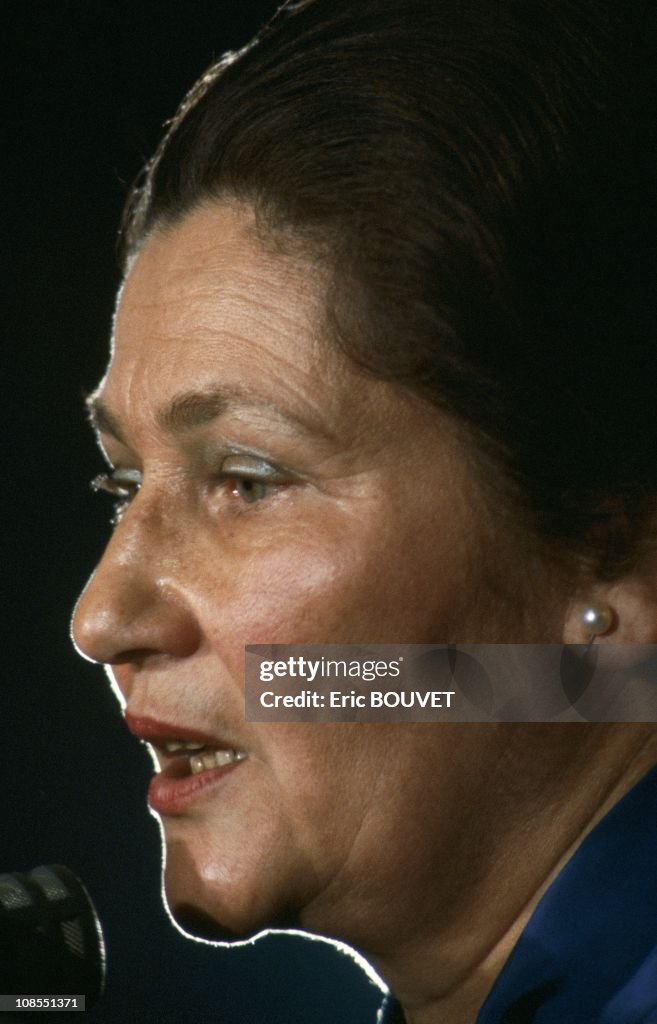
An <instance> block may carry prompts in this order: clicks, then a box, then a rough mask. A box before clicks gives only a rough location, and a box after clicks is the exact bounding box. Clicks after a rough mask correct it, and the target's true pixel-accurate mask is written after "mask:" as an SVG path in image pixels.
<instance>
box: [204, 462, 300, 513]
mask: <svg viewBox="0 0 657 1024" xmlns="http://www.w3.org/2000/svg"><path fill="white" fill-rule="evenodd" d="M220 478H221V480H222V481H224V482H225V483H226V484H227V486H228V489H229V491H230V493H231V495H232V496H233V497H235V498H239V499H240V501H243V502H245V503H246V504H247V505H255V504H257V503H258V502H259V501H264V499H265V498H268V497H270V495H271V494H273V493H274V492H275V491H277V490H279V489H280V488H281V487H282V486H283V485H284V484H286V483H289V482H290V481H289V479H288V477H286V476H285V475H284V474H283V473H281V472H280V471H279V470H278V469H276V468H275V467H274V466H271V465H270V464H269V463H268V462H264V461H262V460H260V459H256V458H248V457H246V456H241V455H231V456H229V457H228V458H226V459H224V461H223V463H222V466H221V474H220Z"/></svg>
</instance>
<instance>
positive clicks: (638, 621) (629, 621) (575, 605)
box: [563, 576, 657, 644]
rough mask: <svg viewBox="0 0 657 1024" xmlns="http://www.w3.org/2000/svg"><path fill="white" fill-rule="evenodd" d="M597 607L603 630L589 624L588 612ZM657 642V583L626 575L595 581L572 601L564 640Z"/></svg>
mask: <svg viewBox="0 0 657 1024" xmlns="http://www.w3.org/2000/svg"><path fill="white" fill-rule="evenodd" d="M588 609H596V610H598V611H599V612H600V613H601V615H600V621H601V623H605V624H606V621H608V623H609V625H608V627H607V628H604V630H603V631H602V632H595V633H594V632H592V630H591V629H590V628H588V627H587V623H586V612H587V610H588ZM594 638H595V642H596V644H603V643H610V644H655V643H657V584H655V585H651V584H650V583H648V582H647V581H646V580H644V579H637V578H635V577H633V576H632V577H630V576H628V577H625V578H624V579H622V580H616V581H614V582H613V583H608V584H601V583H595V584H592V586H591V588H590V590H587V591H582V592H580V594H578V595H577V598H576V599H575V600H574V601H573V602H572V604H571V605H570V608H569V609H568V612H567V614H566V618H565V621H564V629H563V642H564V643H565V644H587V643H590V642H591V640H592V639H594Z"/></svg>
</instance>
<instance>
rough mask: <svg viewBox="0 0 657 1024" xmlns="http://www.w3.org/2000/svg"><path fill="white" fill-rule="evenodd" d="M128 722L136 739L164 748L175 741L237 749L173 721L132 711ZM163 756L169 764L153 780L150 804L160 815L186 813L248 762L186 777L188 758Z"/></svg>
mask: <svg viewBox="0 0 657 1024" xmlns="http://www.w3.org/2000/svg"><path fill="white" fill-rule="evenodd" d="M125 721H126V725H127V726H128V729H129V730H130V732H131V733H132V734H133V736H137V737H138V738H139V739H141V740H145V741H146V742H147V743H151V744H153V745H154V746H160V747H163V745H164V744H165V743H167V742H169V741H171V740H184V741H185V742H187V743H203V744H206V745H207V746H209V747H213V748H215V749H220V750H221V749H223V750H231V749H234V747H233V745H232V744H231V743H228V742H224V741H223V740H222V739H220V738H218V737H216V736H211V735H210V734H209V733H204V732H201V731H199V730H197V729H190V728H187V727H185V726H179V725H175V724H173V723H172V722H164V721H161V720H159V719H156V718H150V717H147V716H142V715H133V714H131V713H130V712H126V714H125ZM160 754H161V756H164V757H166V759H167V761H168V763H167V764H166V765H165V767H164V768H163V769H162V770H161V771H159V772H157V774H156V775H154V776H153V778H152V779H151V781H150V784H149V787H148V803H149V806H150V807H151V808H152V810H154V811H156V812H157V813H158V814H163V815H171V816H175V815H180V814H184V813H185V811H187V809H188V808H189V807H190V806H191V805H192V804H193V803H194V802H195V801H196V800H198V799H199V798H200V797H202V796H205V795H206V792H207V790H208V789H211V788H216V787H218V786H220V785H222V784H223V783H224V781H225V780H227V777H228V776H229V775H231V774H232V772H233V771H234V770H235V769H236V768H239V767H240V766H241V765H243V764H244V763H245V762H246V761H247V760H248V758H243V759H241V760H239V761H232V762H231V763H230V764H226V765H220V766H218V767H216V768H211V769H209V770H207V771H203V772H199V773H198V774H197V775H190V774H188V773H187V772H186V773H185V774H184V775H182V774H180V772H181V770H182V762H183V760H184V757H185V755H180V754H178V755H166V754H165V753H164V752H162V751H160Z"/></svg>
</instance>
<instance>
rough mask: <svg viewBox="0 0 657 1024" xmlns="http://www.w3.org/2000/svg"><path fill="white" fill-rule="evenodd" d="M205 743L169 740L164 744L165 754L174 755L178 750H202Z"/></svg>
mask: <svg viewBox="0 0 657 1024" xmlns="http://www.w3.org/2000/svg"><path fill="white" fill-rule="evenodd" d="M204 746H205V743H182V742H180V740H171V741H170V742H169V743H165V744H164V749H165V750H166V752H167V754H175V753H176V751H178V750H203V747H204Z"/></svg>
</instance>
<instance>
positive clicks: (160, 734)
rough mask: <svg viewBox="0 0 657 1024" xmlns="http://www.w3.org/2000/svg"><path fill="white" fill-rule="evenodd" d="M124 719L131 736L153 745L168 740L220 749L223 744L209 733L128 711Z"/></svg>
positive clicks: (218, 738)
mask: <svg viewBox="0 0 657 1024" xmlns="http://www.w3.org/2000/svg"><path fill="white" fill-rule="evenodd" d="M124 717H125V724H126V725H127V726H128V729H129V730H130V732H131V733H132V735H133V736H137V737H138V739H140V740H146V741H147V742H148V743H153V744H155V745H157V744H164V743H167V742H169V741H170V740H184V741H185V742H186V743H204V744H207V746H209V747H221V745H222V742H223V741H222V739H221V737H218V736H211V735H210V733H207V732H200V731H199V730H198V729H188V728H186V727H185V726H183V725H175V724H174V723H173V722H162V721H160V720H159V719H157V718H149V717H146V716H144V715H133V714H131V713H130V712H129V711H126V713H125V716H124ZM227 746H228V744H227Z"/></svg>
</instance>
